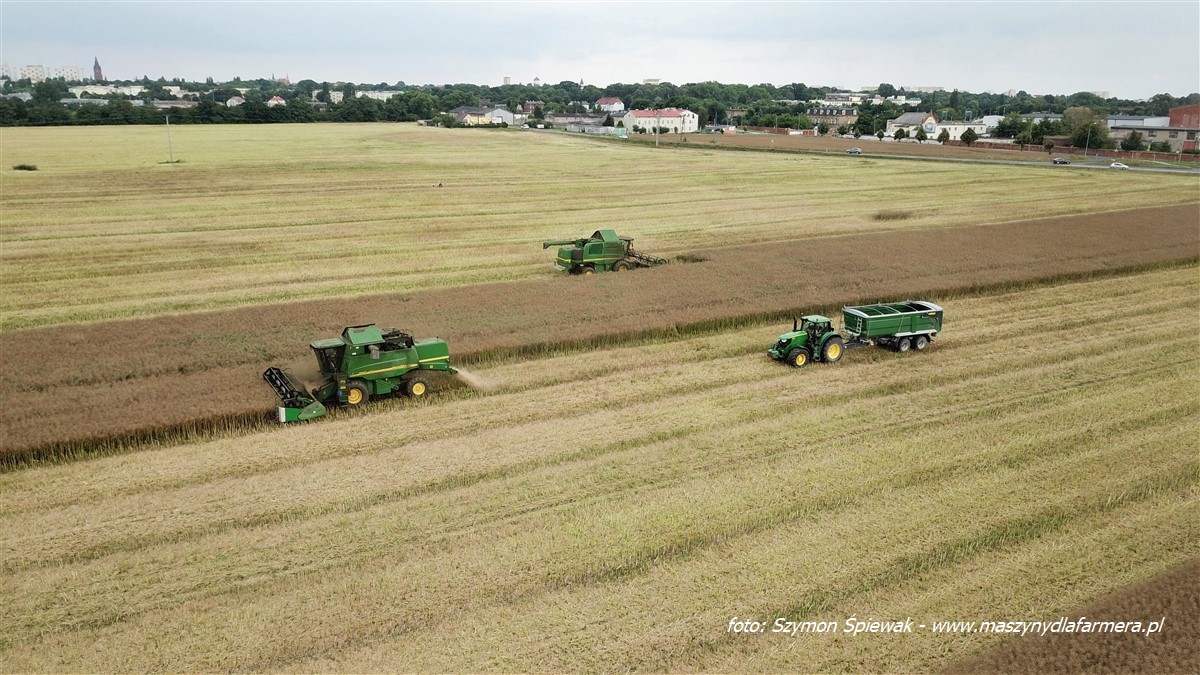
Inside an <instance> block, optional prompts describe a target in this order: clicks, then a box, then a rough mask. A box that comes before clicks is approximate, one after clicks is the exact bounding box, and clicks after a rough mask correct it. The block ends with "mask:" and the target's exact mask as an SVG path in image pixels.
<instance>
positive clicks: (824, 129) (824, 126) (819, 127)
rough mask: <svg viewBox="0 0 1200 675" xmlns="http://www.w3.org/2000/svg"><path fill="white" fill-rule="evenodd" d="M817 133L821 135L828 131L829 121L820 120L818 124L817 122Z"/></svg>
mask: <svg viewBox="0 0 1200 675" xmlns="http://www.w3.org/2000/svg"><path fill="white" fill-rule="evenodd" d="M817 133H818V134H821V135H822V136H824V135H825V134H827V133H829V123H828V122H821V123H820V124H818V125H817Z"/></svg>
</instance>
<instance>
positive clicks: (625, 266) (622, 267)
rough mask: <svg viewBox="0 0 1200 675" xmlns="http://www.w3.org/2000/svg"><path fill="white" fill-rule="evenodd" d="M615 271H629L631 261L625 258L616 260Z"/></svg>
mask: <svg viewBox="0 0 1200 675" xmlns="http://www.w3.org/2000/svg"><path fill="white" fill-rule="evenodd" d="M613 271H614V272H628V271H629V263H627V262H625V261H624V260H618V261H617V262H616V264H615V265H613Z"/></svg>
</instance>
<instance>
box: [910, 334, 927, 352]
mask: <svg viewBox="0 0 1200 675" xmlns="http://www.w3.org/2000/svg"><path fill="white" fill-rule="evenodd" d="M928 346H929V338H927V337H925V336H924V335H918V336H917V339H916V340H914V341H913V347H915V348H916V350H917V351H919V352H923V351H925V348H926V347H928Z"/></svg>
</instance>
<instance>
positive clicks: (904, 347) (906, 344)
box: [896, 338, 912, 354]
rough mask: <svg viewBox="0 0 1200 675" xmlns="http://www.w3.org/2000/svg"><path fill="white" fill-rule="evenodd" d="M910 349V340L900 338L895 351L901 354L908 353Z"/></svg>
mask: <svg viewBox="0 0 1200 675" xmlns="http://www.w3.org/2000/svg"><path fill="white" fill-rule="evenodd" d="M910 347H912V340H909V339H908V338H900V341H899V342H897V343H896V351H898V352H900V353H901V354H903V353H904V352H906V351H908V350H909V348H910Z"/></svg>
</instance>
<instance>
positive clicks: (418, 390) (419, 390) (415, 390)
mask: <svg viewBox="0 0 1200 675" xmlns="http://www.w3.org/2000/svg"><path fill="white" fill-rule="evenodd" d="M428 391H429V380H426V379H425V378H423V377H420V376H418V377H414V378H412V379H411V380H405V381H404V395H405V396H408V397H410V398H424V396H425V393H426V392H428Z"/></svg>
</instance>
